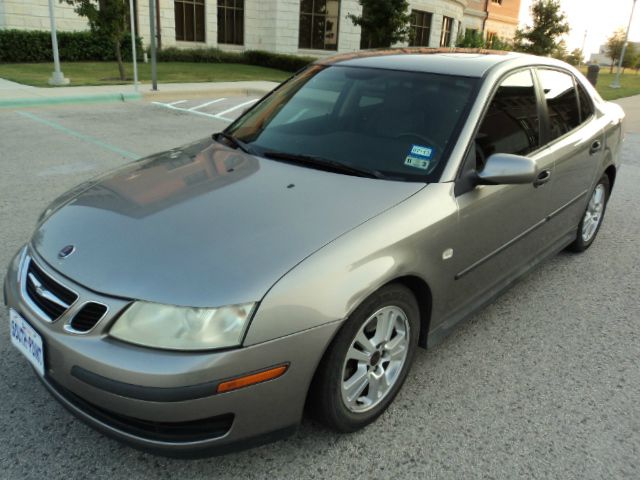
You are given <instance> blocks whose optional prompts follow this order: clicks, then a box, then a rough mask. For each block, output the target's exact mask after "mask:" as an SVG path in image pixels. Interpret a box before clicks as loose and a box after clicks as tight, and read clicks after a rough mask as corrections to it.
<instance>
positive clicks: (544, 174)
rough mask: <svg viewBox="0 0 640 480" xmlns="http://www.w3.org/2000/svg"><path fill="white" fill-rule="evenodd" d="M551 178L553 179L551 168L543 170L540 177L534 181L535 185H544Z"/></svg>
mask: <svg viewBox="0 0 640 480" xmlns="http://www.w3.org/2000/svg"><path fill="white" fill-rule="evenodd" d="M549 180H551V170H543V171H541V172H540V173H539V174H538V178H536V180H535V181H534V182H533V186H534V187H536V188H537V187H539V186H540V185H544V184H545V183H547V182H548V181H549Z"/></svg>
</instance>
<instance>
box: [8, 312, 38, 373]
mask: <svg viewBox="0 0 640 480" xmlns="http://www.w3.org/2000/svg"><path fill="white" fill-rule="evenodd" d="M9 323H10V330H11V343H13V345H14V346H15V347H16V348H17V349H18V350H20V351H21V352H22V354H23V355H24V356H25V357H27V360H29V361H30V362H31V365H33V367H34V368H35V369H36V371H37V372H38V373H39V374H40V375H42V376H44V346H43V344H42V337H41V336H40V334H38V332H36V331H35V330H34V328H33V327H32V326H31V325H29V322H27V321H26V320H25V319H24V318H22V317H21V316H20V314H19V313H18V312H16V311H15V310H12V309H9Z"/></svg>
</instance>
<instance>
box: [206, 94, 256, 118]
mask: <svg viewBox="0 0 640 480" xmlns="http://www.w3.org/2000/svg"><path fill="white" fill-rule="evenodd" d="M258 100H260V99H259V98H256V99H254V100H249V101H248V102H244V103H241V104H240V105H236V106H235V107H231V108H228V109H226V110H223V111H222V112H220V113H217V114H216V117H218V118H224V117H223V115H224V114H226V113H229V112H233V111H234V110H237V109H239V108H242V107H245V106H247V105H251V104H252V103H256V102H257V101H258Z"/></svg>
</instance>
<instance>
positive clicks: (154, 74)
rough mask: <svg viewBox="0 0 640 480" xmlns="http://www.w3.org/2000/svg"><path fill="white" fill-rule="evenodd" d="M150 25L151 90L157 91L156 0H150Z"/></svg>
mask: <svg viewBox="0 0 640 480" xmlns="http://www.w3.org/2000/svg"><path fill="white" fill-rule="evenodd" d="M49 1H51V0H49ZM149 25H150V28H151V90H153V91H156V90H158V72H157V69H156V2H155V0H149Z"/></svg>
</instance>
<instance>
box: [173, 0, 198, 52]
mask: <svg viewBox="0 0 640 480" xmlns="http://www.w3.org/2000/svg"><path fill="white" fill-rule="evenodd" d="M174 10H175V12H174V13H175V18H176V40H181V41H183V42H204V0H176V1H175V3H174Z"/></svg>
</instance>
